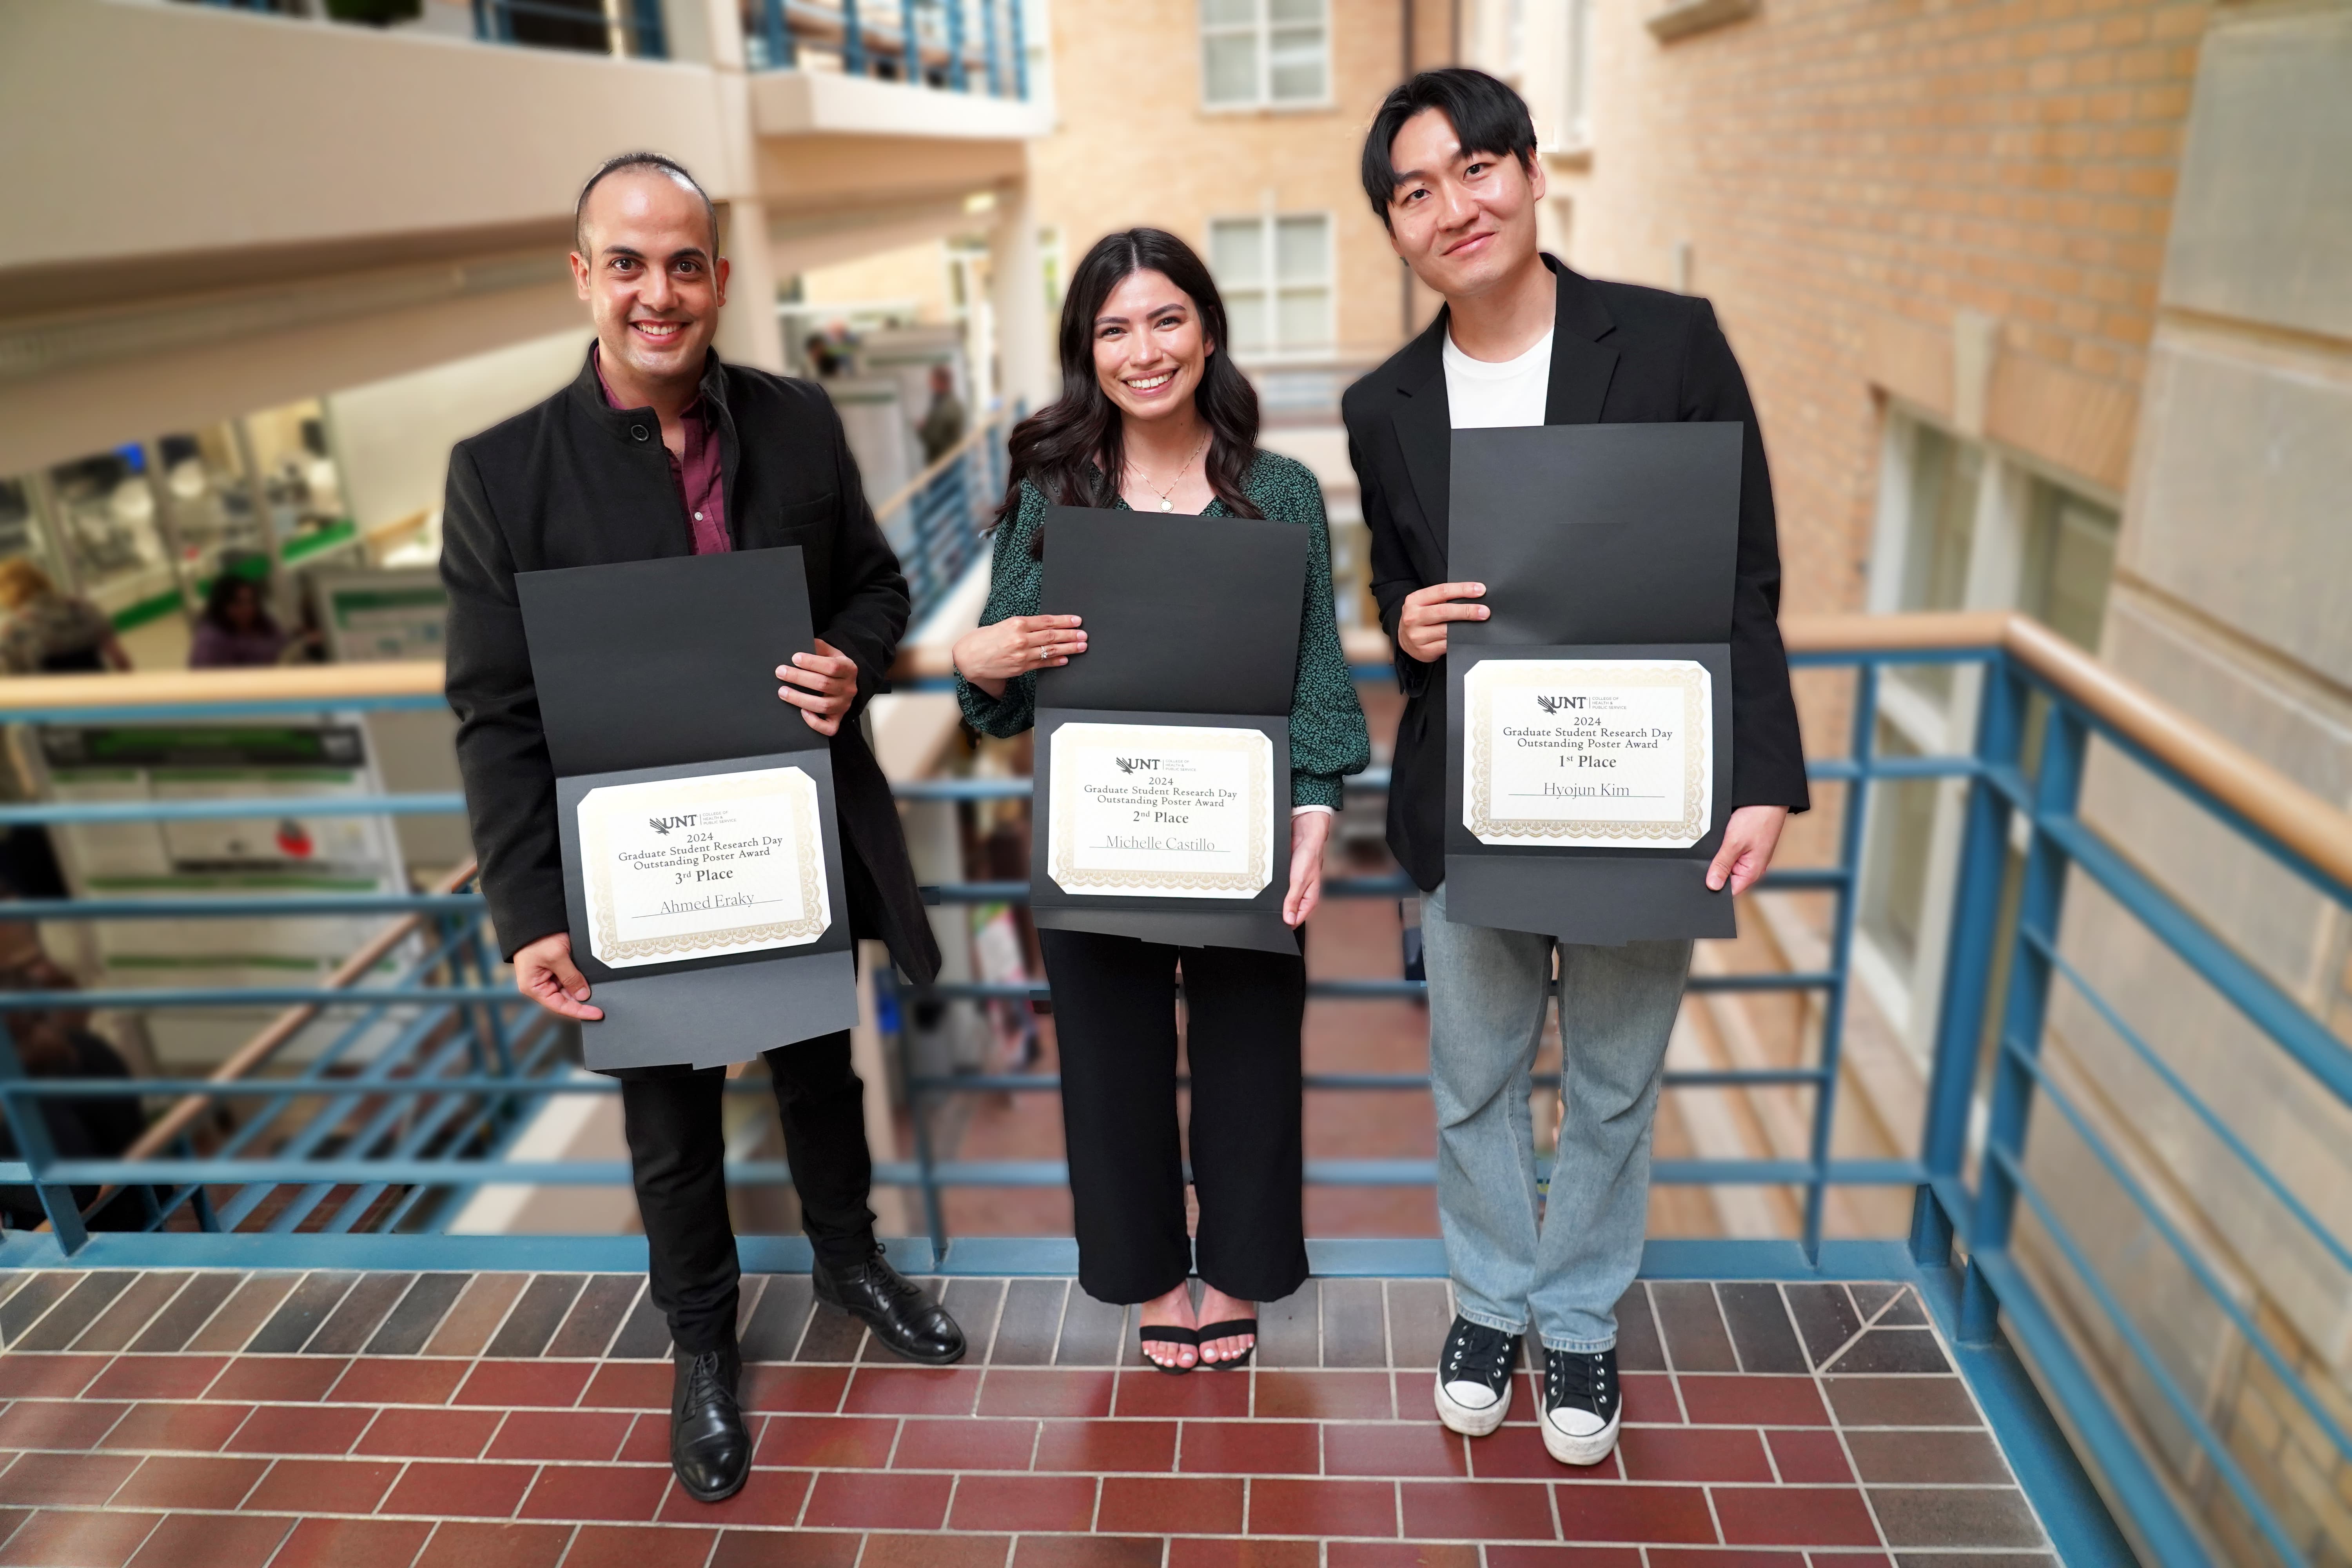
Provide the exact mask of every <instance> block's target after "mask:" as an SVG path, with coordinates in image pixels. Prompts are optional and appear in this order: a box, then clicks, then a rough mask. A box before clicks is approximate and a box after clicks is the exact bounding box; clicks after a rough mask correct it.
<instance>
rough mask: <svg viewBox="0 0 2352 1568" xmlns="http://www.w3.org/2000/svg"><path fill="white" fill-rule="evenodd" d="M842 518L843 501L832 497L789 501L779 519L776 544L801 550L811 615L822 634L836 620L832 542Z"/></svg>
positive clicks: (777, 519) (835, 496)
mask: <svg viewBox="0 0 2352 1568" xmlns="http://www.w3.org/2000/svg"><path fill="white" fill-rule="evenodd" d="M840 514H841V498H840V497H839V496H838V495H831V496H819V497H818V498H817V499H816V500H803V501H787V502H786V503H785V504H784V506H783V507H782V510H780V511H779V512H778V514H777V518H776V542H777V544H778V545H779V546H785V545H797V546H799V548H800V552H801V567H802V570H803V571H804V572H805V573H806V574H808V587H809V612H810V614H812V615H814V616H815V617H816V626H817V629H818V630H819V631H823V630H824V626H825V623H826V622H827V621H828V620H830V619H831V618H832V616H833V540H834V534H835V531H837V529H838V528H839V521H838V520H839V518H840Z"/></svg>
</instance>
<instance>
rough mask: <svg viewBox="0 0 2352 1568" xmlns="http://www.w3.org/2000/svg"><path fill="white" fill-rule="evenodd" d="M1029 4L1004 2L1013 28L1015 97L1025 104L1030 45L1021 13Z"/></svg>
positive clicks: (1023, 0)
mask: <svg viewBox="0 0 2352 1568" xmlns="http://www.w3.org/2000/svg"><path fill="white" fill-rule="evenodd" d="M1028 3H1029V0H1004V15H1005V19H1006V20H1007V21H1008V22H1010V23H1011V24H1012V26H1013V97H1015V98H1017V99H1020V100H1023V101H1024V102H1026V101H1027V100H1028V98H1029V43H1028V39H1027V37H1025V36H1024V34H1025V29H1024V26H1023V24H1022V20H1021V13H1022V11H1023V9H1024V7H1026V6H1027V5H1028Z"/></svg>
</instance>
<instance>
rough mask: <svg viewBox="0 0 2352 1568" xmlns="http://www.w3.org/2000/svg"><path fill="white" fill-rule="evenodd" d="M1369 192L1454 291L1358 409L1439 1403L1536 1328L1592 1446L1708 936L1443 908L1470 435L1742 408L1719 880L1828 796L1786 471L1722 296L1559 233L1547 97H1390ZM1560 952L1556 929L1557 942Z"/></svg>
mask: <svg viewBox="0 0 2352 1568" xmlns="http://www.w3.org/2000/svg"><path fill="white" fill-rule="evenodd" d="M1363 176H1364V192H1365V195H1366V196H1367V197H1368V198H1369V199H1370V202H1371V205H1372V210H1373V211H1374V212H1376V213H1378V214H1379V215H1380V216H1381V221H1382V222H1383V223H1384V224H1385V225H1386V226H1387V227H1388V230H1389V236H1390V242H1391V245H1392V246H1393V247H1395V249H1396V252H1397V254H1398V255H1399V256H1401V257H1402V258H1404V260H1405V262H1406V263H1407V264H1408V265H1409V266H1411V267H1412V269H1413V272H1414V274H1415V275H1416V276H1417V277H1419V278H1420V279H1422V281H1423V282H1424V283H1427V284H1428V285H1429V286H1430V287H1431V288H1433V289H1436V290H1437V291H1438V292H1439V293H1440V294H1442V295H1443V296H1444V298H1445V301H1446V303H1445V309H1444V310H1441V311H1439V312H1438V317H1437V320H1436V321H1434V322H1433V323H1432V324H1431V325H1430V328H1429V330H1428V331H1425V332H1423V333H1422V335H1421V336H1420V337H1418V338H1416V339H1414V340H1413V341H1412V342H1411V343H1408V344H1407V345H1406V346H1405V347H1404V348H1403V349H1402V351H1400V352H1399V353H1397V354H1396V356H1395V357H1394V358H1392V359H1391V360H1390V361H1389V362H1388V363H1386V364H1383V365H1381V367H1380V368H1379V369H1378V370H1376V371H1374V372H1372V373H1371V374H1370V375H1368V376H1366V377H1364V378H1363V379H1362V380H1361V381H1360V382H1358V383H1356V384H1355V385H1353V386H1352V387H1350V388H1349V390H1348V393H1347V395H1346V397H1345V398H1344V399H1343V400H1342V404H1341V411H1342V416H1343V417H1344V419H1345V421H1346V424H1347V427H1348V440H1349V458H1350V459H1351V460H1352V461H1353V463H1354V465H1355V468H1356V475H1357V479H1358V480H1359V482H1360V486H1361V489H1362V494H1363V507H1364V520H1365V521H1366V522H1367V523H1368V524H1369V525H1370V529H1371V536H1372V594H1373V596H1374V597H1375V598H1376V599H1377V600H1378V601H1379V603H1380V607H1381V626H1382V627H1383V629H1385V630H1386V631H1387V632H1388V634H1389V636H1390V638H1391V640H1392V641H1393V643H1394V644H1395V647H1396V668H1397V679H1398V683H1399V684H1400V685H1401V686H1402V689H1403V690H1404V693H1405V696H1406V698H1407V702H1406V706H1405V710H1404V715H1403V718H1402V721H1401V722H1400V723H1399V725H1398V729H1397V740H1396V752H1395V763H1394V770H1393V773H1392V778H1391V784H1390V789H1389V829H1388V831H1389V846H1390V847H1391V849H1393V850H1394V851H1395V853H1396V857H1397V859H1398V860H1399V861H1400V862H1402V864H1403V866H1404V868H1405V869H1406V870H1407V871H1408V872H1410V873H1411V874H1412V879H1413V881H1414V882H1415V883H1416V884H1417V885H1418V886H1420V887H1421V888H1422V889H1423V894H1424V896H1423V905H1422V907H1423V914H1422V941H1423V956H1424V962H1425V963H1426V965H1427V971H1428V975H1429V1001H1430V1042H1429V1052H1430V1072H1431V1079H1432V1085H1433V1095H1434V1099H1435V1101H1436V1107H1437V1114H1438V1127H1439V1159H1438V1206H1439V1213H1440V1217H1441V1219H1442V1222H1443V1226H1444V1234H1445V1243H1446V1260H1447V1266H1448V1268H1449V1270H1450V1271H1451V1272H1452V1274H1453V1276H1454V1294H1455V1299H1456V1301H1457V1303H1458V1306H1459V1309H1460V1313H1461V1315H1460V1316H1459V1317H1457V1318H1456V1320H1455V1321H1454V1329H1453V1331H1452V1333H1451V1334H1450V1335H1449V1336H1448V1337H1447V1340H1446V1343H1445V1347H1444V1352H1442V1356H1441V1361H1440V1370H1439V1373H1438V1378H1437V1388H1436V1403H1437V1408H1438V1414H1439V1415H1440V1417H1441V1418H1442V1419H1443V1420H1444V1422H1445V1424H1446V1425H1447V1426H1450V1427H1452V1428H1453V1429H1454V1430H1455V1431H1458V1432H1464V1433H1467V1434H1469V1435H1472V1436H1484V1435H1486V1434H1487V1433H1490V1432H1492V1431H1494V1430H1495V1429H1496V1427H1497V1426H1500V1425H1501V1423H1502V1421H1503V1418H1504V1415H1506V1413H1507V1411H1508V1409H1509V1405H1510V1368H1511V1366H1512V1365H1513V1364H1514V1363H1516V1362H1517V1358H1518V1353H1519V1341H1520V1336H1521V1335H1523V1334H1524V1333H1526V1332H1527V1331H1528V1328H1529V1327H1530V1326H1532V1327H1533V1328H1535V1330H1536V1331H1538V1334H1539V1336H1540V1338H1541V1340H1542V1345H1543V1363H1544V1365H1543V1372H1544V1376H1543V1378H1542V1380H1541V1382H1540V1383H1539V1384H1538V1400H1539V1404H1540V1406H1541V1408H1540V1410H1539V1412H1538V1414H1539V1417H1540V1423H1541V1428H1542V1431H1543V1436H1544V1443H1545V1447H1547V1448H1548V1449H1549V1451H1550V1452H1551V1454H1552V1455H1553V1457H1554V1458H1559V1459H1560V1460H1561V1461H1563V1462H1565V1463H1570V1464H1580V1465H1591V1464H1598V1463H1599V1462H1600V1461H1601V1459H1603V1458H1606V1457H1607V1456H1608V1454H1609V1451H1610V1449H1611V1448H1612V1447H1614V1446H1615V1444H1616V1439H1617V1431H1618V1425H1619V1421H1620V1418H1621V1407H1620V1405H1619V1399H1618V1387H1617V1365H1616V1351H1615V1345H1616V1337H1617V1325H1616V1318H1615V1315H1614V1312H1613V1310H1612V1308H1613V1307H1614V1304H1615V1302H1616V1300H1617V1299H1618V1297H1619V1296H1621V1295H1622V1293H1623V1292H1624V1290H1625V1289H1626V1288H1627V1287H1628V1286H1629V1285H1631V1284H1632V1283H1633V1277H1634V1274H1635V1272H1636V1270H1637V1269H1638V1268H1639V1267H1640V1264H1641V1253H1642V1241H1643V1229H1644V1224H1645V1219H1646V1215H1647V1208H1648V1196H1649V1157H1650V1134H1651V1128H1652V1125H1653V1121H1654V1117H1655V1114H1656V1110H1657V1096H1658V1086H1659V1079H1660V1073H1661V1069H1662V1068H1663V1064H1664V1058H1665V1047H1666V1039H1667V1036H1668V1035H1669V1033H1670V1032H1671V1031H1672V1029H1673V1026H1674V1021H1675V1012H1676V1010H1677V1009H1678V1007H1679V1006H1680V1004H1681V998H1682V988H1683V982H1684V979H1685V975H1686V973H1687V971H1688V966H1689V962H1690V943H1689V942H1628V943H1625V944H1624V945H1623V946H1622V947H1614V948H1609V947H1592V946H1583V945H1579V944H1572V943H1556V942H1554V941H1553V939H1551V938H1550V937H1549V936H1543V935H1539V934H1534V933H1529V932H1525V931H1495V930H1490V929H1486V928H1482V927H1476V926H1470V925H1466V924H1461V923H1457V922H1454V921H1450V920H1448V919H1447V918H1446V915H1445V889H1444V876H1445V834H1444V810H1445V754H1444V747H1445V734H1446V715H1445V701H1446V679H1445V670H1444V659H1445V641H1446V629H1447V627H1448V626H1450V625H1451V624H1452V623H1454V622H1455V621H1462V620H1483V619H1485V618H1486V614H1487V612H1486V608H1485V607H1484V606H1483V605H1479V604H1478V602H1477V601H1478V599H1479V598H1480V597H1481V596H1482V595H1483V594H1484V593H1485V588H1484V585H1483V584H1475V583H1456V582H1451V581H1448V577H1449V574H1448V572H1447V570H1446V524H1447V516H1446V506H1447V481H1448V475H1449V469H1450V466H1451V465H1450V455H1451V447H1452V438H1453V432H1454V430H1457V429H1463V428H1468V427H1473V426H1507V425H1574V424H1591V423H1607V424H1633V423H1649V422H1664V421H1679V420H1738V421H1740V422H1741V423H1743V424H1744V425H1745V426H1747V440H1746V444H1745V447H1744V448H1743V452H1742V465H1741V480H1740V505H1739V543H1738V584H1737V589H1736V593H1735V596H1734V605H1733V618H1732V632H1731V688H1732V692H1731V698H1732V700H1731V708H1732V742H1731V743H1732V798H1731V801H1730V805H1731V806H1732V807H1733V809H1732V810H1731V812H1730V814H1729V816H1728V817H1727V820H1726V822H1725V827H1724V842H1723V849H1722V852H1721V853H1720V854H1719V855H1717V858H1716V859H1715V862H1714V864H1713V865H1712V867H1711V868H1709V870H1708V873H1707V884H1708V886H1709V887H1712V888H1721V887H1723V886H1724V885H1725V884H1726V882H1728V883H1729V885H1730V888H1731V890H1732V891H1733V892H1735V893H1737V892H1738V891H1739V890H1741V889H1745V888H1746V887H1748V885H1749V884H1750V883H1752V882H1753V881H1755V879H1757V878H1759V877H1760V876H1762V875H1763V873H1764V869H1765V868H1766V866H1767V865H1769V863H1770V861H1771V858H1772V850H1773V847H1774V845H1775V844H1776V843H1777V842H1778V840H1779V837H1780V827H1781V824H1782V822H1783V821H1784V820H1785V819H1786V817H1787V816H1788V813H1789V812H1790V810H1791V809H1795V810H1802V809H1803V808H1804V806H1805V805H1806V790H1805V771H1804V755H1803V751H1802V748H1801V744H1800V742H1799V737H1798V733H1797V716H1796V707H1795V704H1794V702H1793V700H1791V698H1790V689H1789V671H1788V660H1787V658H1786V656H1785V654H1784V653H1783V652H1782V650H1781V647H1780V629H1779V626H1778V625H1777V623H1776V619H1775V617H1776V616H1777V615H1778V613H1779V605H1780V547H1779V543H1778V540H1777V538H1776V535H1775V531H1774V525H1773V517H1772V488H1771V479H1770V476H1769V473H1768V472H1767V470H1766V468H1765V466H1764V447H1763V442H1762V440H1761V438H1760V437H1759V434H1758V432H1757V428H1756V416H1755V411H1754V409H1753V408H1752V407H1751V406H1750V405H1749V403H1748V389H1747V384H1746V383H1745V382H1744V381H1743V379H1742V378H1741V376H1740V373H1739V366H1738V363H1737V362H1736V361H1735V360H1734V359H1733V358H1732V354H1731V350H1730V347H1729V345H1728V344H1727V343H1726V342H1724V339H1723V334H1722V332H1721V331H1719V330H1718V329H1717V326H1716V323H1715V315H1714V312H1713V311H1712V310H1709V309H1708V307H1707V305H1706V301H1705V300H1696V299H1688V298H1685V297H1683V296H1680V295H1675V294H1667V293H1662V292H1660V291H1658V290H1656V289H1639V288H1634V287H1632V286H1630V285H1626V284H1620V283H1596V282H1593V281H1591V279H1585V278H1580V277H1579V276H1578V275H1577V274H1575V273H1573V272H1571V271H1570V270H1569V269H1568V268H1566V267H1564V266H1562V265H1561V264H1560V263H1559V262H1558V261H1557V260H1555V259H1553V258H1550V257H1549V256H1545V255H1542V254H1541V253H1540V252H1538V249H1537V248H1536V212H1537V207H1538V204H1539V203H1540V202H1541V200H1542V198H1543V193H1544V175H1543V168H1542V165H1541V163H1540V162H1539V161H1538V157H1537V154H1536V136H1535V128H1534V125H1533V123H1532V121H1531V120H1530V118H1529V116H1528V109H1527V105H1526V104H1525V103H1523V102H1521V101H1520V100H1519V97H1518V95H1517V93H1515V92H1513V91H1512V90H1511V89H1509V88H1508V87H1506V86H1505V85H1504V84H1503V83H1501V82H1499V81H1496V79H1494V78H1492V77H1489V76H1486V75H1485V74H1483V73H1481V72H1478V71H1474V70H1466V69H1459V68H1456V69H1447V70H1438V71H1427V72H1423V74H1422V75H1420V76H1417V77H1415V78H1413V79H1412V80H1411V81H1408V82H1406V83H1405V84H1404V85H1403V86H1402V87H1400V88H1398V89H1396V90H1395V91H1394V92H1392V93H1391V94H1390V95H1389V97H1388V99H1387V100H1386V101H1385V102H1384V103H1383V104H1382V105H1381V110H1380V113H1379V114H1378V116H1377V117H1376V118H1375V119H1374V121H1373V122H1372V128H1371V132H1370V135H1369V137H1368V138H1367V139H1366V142H1365V145H1364V160H1363ZM1555 949H1557V952H1555ZM1555 963H1557V966H1558V974H1559V1009H1560V1020H1561V1035H1562V1039H1563V1045H1564V1051H1563V1057H1564V1062H1563V1073H1564V1082H1563V1088H1562V1095H1563V1100H1564V1104H1565V1107H1566V1109H1565V1112H1564V1116H1563V1121H1562V1127H1561V1131H1560V1138H1559V1153H1558V1156H1557V1158H1556V1159H1555V1162H1554V1165H1553V1172H1552V1177H1551V1184H1550V1188H1549V1197H1548V1198H1547V1199H1546V1200H1545V1203H1544V1205H1543V1210H1542V1215H1541V1218H1540V1221H1539V1220H1538V1200H1537V1194H1536V1182H1535V1174H1536V1173H1535V1157H1534V1140H1533V1137H1532V1130H1531V1127H1530V1124H1529V1113H1528V1092H1529V1089H1530V1087H1531V1084H1530V1072H1531V1069H1532V1068H1533V1064H1534V1059H1535V1055H1536V1051H1537V1048H1538V1046H1539V1045H1540V1043H1541V1039H1542V1035H1543V1026H1544V1013H1545V1007H1546V1003H1547V1001H1548V1000H1549V989H1550V986H1551V984H1552V976H1553V973H1554V965H1555Z"/></svg>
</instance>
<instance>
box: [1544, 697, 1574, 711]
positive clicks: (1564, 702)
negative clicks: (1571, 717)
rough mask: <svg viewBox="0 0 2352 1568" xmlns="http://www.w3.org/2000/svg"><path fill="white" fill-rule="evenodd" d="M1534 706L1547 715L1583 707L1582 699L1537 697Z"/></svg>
mask: <svg viewBox="0 0 2352 1568" xmlns="http://www.w3.org/2000/svg"><path fill="white" fill-rule="evenodd" d="M1536 706H1537V707H1538V708H1540V709H1542V710H1544V711H1545V712H1547V713H1557V712H1559V710H1561V709H1563V708H1581V707H1583V706H1584V699H1583V698H1581V697H1538V698H1537V699H1536Z"/></svg>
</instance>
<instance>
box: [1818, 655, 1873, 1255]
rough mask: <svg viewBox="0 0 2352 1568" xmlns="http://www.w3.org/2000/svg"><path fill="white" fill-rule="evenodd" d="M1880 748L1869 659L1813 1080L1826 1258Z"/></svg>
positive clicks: (1862, 681)
mask: <svg viewBox="0 0 2352 1568" xmlns="http://www.w3.org/2000/svg"><path fill="white" fill-rule="evenodd" d="M1877 754H1878V666H1877V664H1876V663H1875V662H1874V661H1872V660H1869V659H1864V661H1863V662H1862V663H1860V664H1859V665H1856V666H1855V667H1854V672H1853V721H1852V724H1851V726H1850V730H1849V738H1848V739H1847V742H1846V755H1847V756H1848V757H1849V758H1850V759H1851V760H1852V761H1853V781H1852V782H1851V783H1849V784H1847V785H1846V790H1845V815H1844V820H1843V821H1842V822H1840V823H1839V824H1838V865H1839V867H1840V868H1841V869H1843V871H1844V873H1845V875H1844V877H1843V879H1842V880H1841V881H1840V882H1839V883H1838V893H1837V915H1836V924H1835V926H1834V927H1833V928H1832V931H1831V932H1830V976H1831V979H1830V988H1829V994H1828V995H1826V996H1825V997H1823V998H1822V1056H1821V1064H1820V1068H1819V1070H1820V1072H1821V1075H1822V1076H1821V1079H1820V1081H1819V1082H1817V1083H1816V1084H1815V1085H1814V1086H1813V1136H1812V1148H1811V1154H1810V1156H1809V1157H1810V1160H1811V1164H1812V1179H1811V1181H1809V1182H1807V1183H1806V1184H1805V1234H1804V1248H1805V1261H1806V1262H1808V1263H1813V1264H1818V1263H1820V1262H1821V1260H1822V1206H1823V1205H1824V1204H1825V1203H1826V1202H1827V1201H1828V1198H1829V1171H1830V1129H1831V1126H1832V1122H1834V1121H1835V1120H1836V1117H1837V1082H1838V1060H1839V1058H1840V1055H1841V1051H1840V1048H1839V1047H1840V1044H1841V1042H1842V1040H1843V1037H1844V1034H1845V994H1846V988H1847V986H1848V985H1850V984H1852V978H1851V974H1850V973H1849V972H1850V971H1851V970H1852V969H1853V920H1854V912H1855V909H1856V906H1857V905H1858V904H1859V903H1860V900H1858V899H1857V898H1856V897H1855V896H1854V895H1855V891H1856V889H1857V887H1858V886H1859V883H1860V881H1861V877H1862V843H1863V837H1862V836H1863V825H1864V821H1865V820H1866V819H1867V818H1868V816H1869V815H1870V763H1871V759H1872V758H1873V757H1874V756H1876V755H1877Z"/></svg>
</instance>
